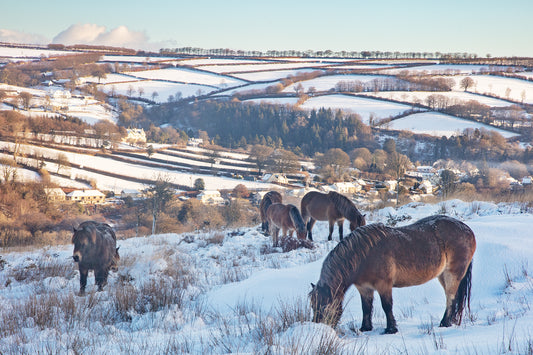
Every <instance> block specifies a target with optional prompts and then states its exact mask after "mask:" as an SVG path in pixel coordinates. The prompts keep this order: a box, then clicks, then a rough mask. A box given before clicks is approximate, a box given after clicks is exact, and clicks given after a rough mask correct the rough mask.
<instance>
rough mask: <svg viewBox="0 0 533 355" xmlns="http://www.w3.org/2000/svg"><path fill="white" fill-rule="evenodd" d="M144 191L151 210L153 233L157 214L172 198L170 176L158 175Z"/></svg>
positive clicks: (153, 232)
mask: <svg viewBox="0 0 533 355" xmlns="http://www.w3.org/2000/svg"><path fill="white" fill-rule="evenodd" d="M145 192H146V195H147V196H148V201H149V202H150V208H151V210H152V234H155V233H156V227H157V220H158V218H159V214H160V213H161V211H162V210H163V209H164V208H165V206H166V205H167V204H168V202H169V201H170V200H171V199H172V195H173V189H172V184H171V181H170V176H168V175H158V176H157V178H156V180H155V182H154V183H153V184H152V185H150V186H149V187H148V188H147V189H146V190H145Z"/></svg>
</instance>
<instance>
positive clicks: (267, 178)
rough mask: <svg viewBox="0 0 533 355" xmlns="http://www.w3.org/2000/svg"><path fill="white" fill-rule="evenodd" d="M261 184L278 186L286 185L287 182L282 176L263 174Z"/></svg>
mask: <svg viewBox="0 0 533 355" xmlns="http://www.w3.org/2000/svg"><path fill="white" fill-rule="evenodd" d="M261 181H263V182H268V183H278V184H288V183H289V180H287V177H285V175H283V174H265V175H263V178H262V179H261Z"/></svg>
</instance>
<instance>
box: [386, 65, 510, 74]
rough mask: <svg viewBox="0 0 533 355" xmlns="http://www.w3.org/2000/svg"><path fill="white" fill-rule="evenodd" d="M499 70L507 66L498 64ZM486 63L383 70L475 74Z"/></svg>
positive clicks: (387, 71) (390, 71)
mask: <svg viewBox="0 0 533 355" xmlns="http://www.w3.org/2000/svg"><path fill="white" fill-rule="evenodd" d="M499 68H500V69H501V70H505V69H506V68H507V67H505V66H500V67H499ZM488 69H489V66H488V65H478V64H433V65H421V66H415V67H407V68H395V69H390V70H385V71H384V72H385V73H388V74H398V73H400V72H401V71H404V70H408V71H409V72H411V73H419V72H425V73H426V74H433V75H441V74H446V75H450V74H477V73H479V72H483V71H488Z"/></svg>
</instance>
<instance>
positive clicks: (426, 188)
mask: <svg viewBox="0 0 533 355" xmlns="http://www.w3.org/2000/svg"><path fill="white" fill-rule="evenodd" d="M418 189H419V190H420V191H422V192H423V193H425V194H432V193H433V184H432V183H431V182H430V181H428V180H423V181H422V182H421V183H420V185H418Z"/></svg>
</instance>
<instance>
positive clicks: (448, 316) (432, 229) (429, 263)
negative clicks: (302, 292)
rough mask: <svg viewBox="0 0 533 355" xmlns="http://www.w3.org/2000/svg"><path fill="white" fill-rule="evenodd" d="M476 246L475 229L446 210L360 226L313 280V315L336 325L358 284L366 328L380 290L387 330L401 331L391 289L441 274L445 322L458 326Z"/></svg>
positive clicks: (467, 302)
mask: <svg viewBox="0 0 533 355" xmlns="http://www.w3.org/2000/svg"><path fill="white" fill-rule="evenodd" d="M475 250H476V240H475V237H474V233H473V232H472V230H471V229H470V228H469V227H468V226H467V225H466V224H464V223H462V222H460V221H458V220H456V219H453V218H451V217H447V216H442V215H438V216H431V217H426V218H424V219H421V220H420V221H418V222H416V223H414V224H411V225H408V226H405V227H400V228H390V227H386V226H384V225H382V224H372V225H368V226H365V227H361V228H358V229H356V230H355V231H354V232H352V233H351V234H350V235H349V236H348V237H346V238H345V239H344V240H342V241H341V242H340V243H339V244H338V245H337V246H336V247H335V248H334V249H333V250H332V251H331V252H330V253H329V254H328V256H327V257H326V259H325V260H324V263H323V265H322V271H321V272H320V279H319V280H318V283H317V285H316V286H315V285H313V284H311V286H312V290H311V292H310V293H309V296H310V298H311V306H312V308H313V313H314V315H313V320H314V321H315V322H324V323H327V324H330V325H332V326H333V327H335V326H336V325H337V323H338V322H339V320H340V317H341V315H342V301H343V299H344V294H345V292H346V290H347V289H348V288H349V287H350V286H351V285H354V286H355V287H356V288H357V290H358V291H359V293H360V295H361V304H362V307H363V322H362V325H361V331H367V330H372V303H373V299H374V290H376V291H378V293H379V296H380V298H381V305H382V307H383V310H384V311H385V315H386V316H387V328H386V329H385V333H389V334H392V333H396V332H397V331H398V329H397V327H396V320H395V319H394V316H393V314H392V288H393V287H406V286H414V285H421V284H423V283H426V282H428V281H429V280H431V279H434V278H436V277H437V278H438V279H439V281H440V283H441V285H442V287H443V288H444V292H445V294H446V310H445V312H444V316H443V317H442V320H441V322H440V326H441V327H449V326H451V325H452V323H455V324H458V325H459V324H461V319H462V314H463V309H464V307H465V305H468V308H470V288H471V280H472V257H473V255H474V251H475Z"/></svg>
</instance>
